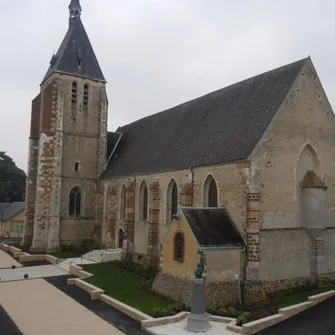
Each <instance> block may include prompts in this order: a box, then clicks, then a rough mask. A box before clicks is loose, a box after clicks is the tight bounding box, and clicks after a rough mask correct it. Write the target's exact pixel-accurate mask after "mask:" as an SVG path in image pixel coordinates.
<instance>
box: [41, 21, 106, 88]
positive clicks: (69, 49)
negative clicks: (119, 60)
mask: <svg viewBox="0 0 335 335" xmlns="http://www.w3.org/2000/svg"><path fill="white" fill-rule="evenodd" d="M78 60H81V66H78V63H77V62H78ZM53 73H63V74H69V75H73V76H77V77H83V78H88V79H92V80H96V81H102V82H106V80H105V77H104V75H103V74H102V71H101V68H100V65H99V62H98V60H97V58H96V56H95V53H94V50H93V48H92V45H91V42H90V40H89V38H88V35H87V33H86V30H85V28H84V25H83V23H82V21H81V19H80V16H78V17H76V18H74V19H72V22H71V24H70V26H69V30H68V31H67V33H66V35H65V37H64V40H63V42H62V44H61V46H60V48H59V49H58V52H57V54H56V55H54V56H53V57H52V59H51V61H50V67H49V69H48V71H47V73H46V75H45V77H44V79H43V81H42V83H43V82H44V81H46V80H47V79H48V78H49V77H50V76H51V75H52V74H53Z"/></svg>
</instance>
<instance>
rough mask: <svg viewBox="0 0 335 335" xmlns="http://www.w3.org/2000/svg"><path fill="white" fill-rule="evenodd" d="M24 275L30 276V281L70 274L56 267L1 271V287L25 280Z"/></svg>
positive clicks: (47, 266) (43, 266)
mask: <svg viewBox="0 0 335 335" xmlns="http://www.w3.org/2000/svg"><path fill="white" fill-rule="evenodd" d="M24 274H28V276H29V277H28V278H29V279H34V278H46V277H55V276H64V275H67V274H68V272H67V271H65V270H64V269H61V268H60V267H58V266H56V265H41V266H32V267H19V268H16V269H0V278H1V281H0V285H1V283H3V282H7V281H14V280H24V277H23V276H24Z"/></svg>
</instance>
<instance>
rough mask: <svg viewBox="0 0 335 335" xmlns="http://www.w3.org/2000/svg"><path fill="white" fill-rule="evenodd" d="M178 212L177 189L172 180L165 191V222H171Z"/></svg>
mask: <svg viewBox="0 0 335 335" xmlns="http://www.w3.org/2000/svg"><path fill="white" fill-rule="evenodd" d="M177 211H178V188H177V184H176V182H175V181H174V180H173V179H172V180H171V181H170V184H169V186H168V190H167V208H166V216H167V221H168V222H170V221H172V220H173V216H174V215H175V214H177Z"/></svg>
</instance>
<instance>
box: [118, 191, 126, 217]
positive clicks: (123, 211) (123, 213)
mask: <svg viewBox="0 0 335 335" xmlns="http://www.w3.org/2000/svg"><path fill="white" fill-rule="evenodd" d="M126 207H127V190H126V187H125V186H124V185H123V186H122V189H121V210H120V213H121V219H125V218H126Z"/></svg>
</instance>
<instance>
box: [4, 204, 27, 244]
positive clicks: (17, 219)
mask: <svg viewBox="0 0 335 335" xmlns="http://www.w3.org/2000/svg"><path fill="white" fill-rule="evenodd" d="M24 208H25V203H24V202H13V203H0V236H2V237H4V238H17V237H18V238H22V237H23V229H24Z"/></svg>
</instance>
